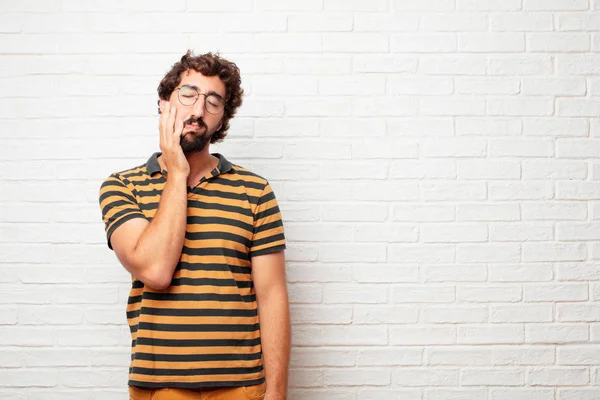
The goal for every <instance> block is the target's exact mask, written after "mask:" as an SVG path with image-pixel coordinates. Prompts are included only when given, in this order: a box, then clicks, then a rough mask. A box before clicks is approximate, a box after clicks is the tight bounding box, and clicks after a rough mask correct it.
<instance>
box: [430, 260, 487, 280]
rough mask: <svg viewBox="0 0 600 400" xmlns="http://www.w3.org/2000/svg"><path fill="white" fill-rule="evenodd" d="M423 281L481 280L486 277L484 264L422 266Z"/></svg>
mask: <svg viewBox="0 0 600 400" xmlns="http://www.w3.org/2000/svg"><path fill="white" fill-rule="evenodd" d="M422 274H423V279H424V280H425V282H483V281H485V280H486V279H487V270H486V268H485V266H482V265H478V264H462V265H428V266H425V267H423V268H422Z"/></svg>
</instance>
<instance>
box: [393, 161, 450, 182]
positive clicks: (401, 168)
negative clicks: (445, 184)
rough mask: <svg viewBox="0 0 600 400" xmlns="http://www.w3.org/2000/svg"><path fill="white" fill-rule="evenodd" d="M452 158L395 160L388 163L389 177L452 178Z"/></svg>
mask: <svg viewBox="0 0 600 400" xmlns="http://www.w3.org/2000/svg"><path fill="white" fill-rule="evenodd" d="M455 177H456V164H455V162H454V161H452V160H396V161H392V162H391V163H390V167H389V178H390V179H454V178H455Z"/></svg>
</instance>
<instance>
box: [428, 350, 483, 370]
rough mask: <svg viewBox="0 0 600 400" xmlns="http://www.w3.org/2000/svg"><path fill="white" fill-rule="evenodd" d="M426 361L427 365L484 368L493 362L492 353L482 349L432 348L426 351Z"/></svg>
mask: <svg viewBox="0 0 600 400" xmlns="http://www.w3.org/2000/svg"><path fill="white" fill-rule="evenodd" d="M425 360H426V365H444V366H472V365H482V366H483V365H489V364H490V363H491V362H492V351H491V350H490V349H489V348H482V347H469V346H452V347H450V346H445V347H442V346H430V347H428V348H427V349H425Z"/></svg>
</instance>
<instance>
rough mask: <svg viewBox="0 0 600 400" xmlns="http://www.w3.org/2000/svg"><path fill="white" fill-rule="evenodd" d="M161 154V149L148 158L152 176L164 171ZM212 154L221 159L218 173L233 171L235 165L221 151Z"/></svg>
mask: <svg viewBox="0 0 600 400" xmlns="http://www.w3.org/2000/svg"><path fill="white" fill-rule="evenodd" d="M161 154H162V153H161V152H160V151H158V152H156V153H154V154H152V155H151V156H150V158H149V159H148V161H147V162H146V170H147V171H148V175H150V176H152V175H154V174H155V173H157V172H162V171H161V169H160V164H159V163H158V157H159V156H160V155H161ZM211 154H212V155H213V156H215V157H217V158H218V159H219V164H217V168H216V169H217V175H218V174H225V173H227V172H229V171H231V168H232V166H233V165H232V164H231V163H230V162H229V161H228V160H227V159H226V158H225V157H224V156H223V155H222V154H219V153H211Z"/></svg>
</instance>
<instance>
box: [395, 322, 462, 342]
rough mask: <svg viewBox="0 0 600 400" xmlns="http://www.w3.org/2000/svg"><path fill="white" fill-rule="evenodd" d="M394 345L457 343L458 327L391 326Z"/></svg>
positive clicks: (441, 325) (440, 325) (442, 325)
mask: <svg viewBox="0 0 600 400" xmlns="http://www.w3.org/2000/svg"><path fill="white" fill-rule="evenodd" d="M389 330H390V343H391V344H392V345H434V344H435V345H440V344H454V343H456V327H455V326H452V325H449V324H448V325H444V324H438V325H407V326H391V327H390V328H389Z"/></svg>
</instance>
